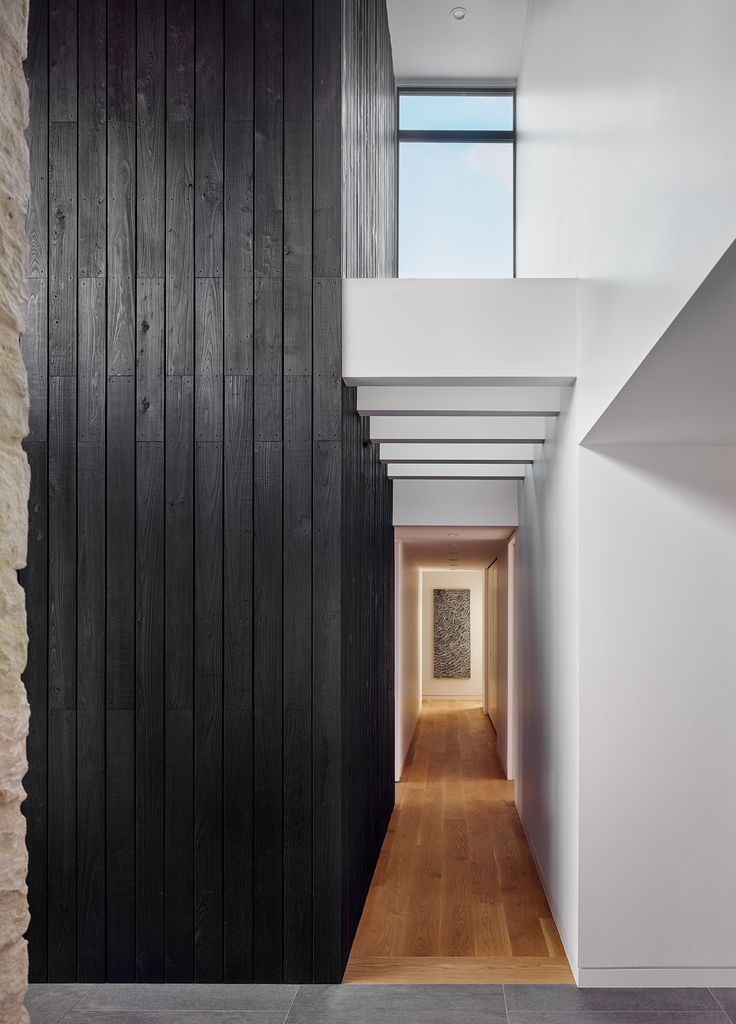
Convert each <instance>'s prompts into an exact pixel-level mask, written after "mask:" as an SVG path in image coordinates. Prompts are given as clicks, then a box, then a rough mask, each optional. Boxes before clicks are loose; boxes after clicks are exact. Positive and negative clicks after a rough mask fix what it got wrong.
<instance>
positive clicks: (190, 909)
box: [164, 707, 194, 982]
mask: <svg viewBox="0 0 736 1024" xmlns="http://www.w3.org/2000/svg"><path fill="white" fill-rule="evenodd" d="M193 749H194V713H193V712H192V710H191V708H179V707H167V709H166V749H165V762H166V763H165V796H164V822H165V825H164V844H165V847H164V864H165V872H164V873H165V892H164V905H165V914H164V929H165V934H164V945H165V954H166V965H165V975H166V981H168V982H177V981H192V980H193V978H194V898H193V894H194V853H193V851H194V806H193V800H194V765H193Z"/></svg>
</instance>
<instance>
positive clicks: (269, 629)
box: [253, 442, 283, 982]
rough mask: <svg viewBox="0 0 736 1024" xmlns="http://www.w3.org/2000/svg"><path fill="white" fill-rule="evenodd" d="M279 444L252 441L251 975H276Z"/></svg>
mask: <svg viewBox="0 0 736 1024" xmlns="http://www.w3.org/2000/svg"><path fill="white" fill-rule="evenodd" d="M282 461H283V456H282V446H281V444H278V443H273V442H271V443H265V444H264V443H261V442H256V444H255V451H254V464H253V483H254V504H253V535H254V541H253V603H254V614H255V619H254V633H253V736H254V745H253V821H254V824H255V828H254V839H253V877H254V893H253V932H254V935H255V936H257V938H258V941H257V943H256V944H255V948H254V978H255V980H256V981H263V982H266V981H273V982H278V981H281V980H282V977H283V935H282V923H281V922H282V916H283V891H282V884H283V883H282V879H283V871H282V849H283V796H282V793H283V777H282V758H281V736H282V729H283V693H282V686H283V664H282V629H283V617H282V579H283V537H282V500H283V499H282V494H283V485H282V475H283V465H282Z"/></svg>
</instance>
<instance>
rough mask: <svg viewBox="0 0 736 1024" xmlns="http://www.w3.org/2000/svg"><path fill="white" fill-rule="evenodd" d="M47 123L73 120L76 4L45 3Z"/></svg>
mask: <svg viewBox="0 0 736 1024" xmlns="http://www.w3.org/2000/svg"><path fill="white" fill-rule="evenodd" d="M49 119H50V120H51V121H76V120H77V3H76V0H49Z"/></svg>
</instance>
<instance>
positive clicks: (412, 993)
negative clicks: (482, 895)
mask: <svg viewBox="0 0 736 1024" xmlns="http://www.w3.org/2000/svg"><path fill="white" fill-rule="evenodd" d="M317 1021H320V1022H324V1024H341V1022H345V1024H411V1022H416V1024H440V1022H444V1024H454V1022H455V1021H457V1022H462V1024H506V1010H505V1004H504V998H503V989H502V987H501V986H500V985H303V986H302V987H301V988H300V989H299V992H298V993H297V996H296V999H295V1000H294V1004H293V1006H292V1008H291V1010H290V1012H289V1016H288V1017H287V1022H288V1024H316V1022H317Z"/></svg>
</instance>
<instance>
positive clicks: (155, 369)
mask: <svg viewBox="0 0 736 1024" xmlns="http://www.w3.org/2000/svg"><path fill="white" fill-rule="evenodd" d="M136 298H137V303H138V313H137V316H136V393H135V401H136V417H135V436H136V440H137V441H163V439H164V396H165V378H164V359H165V355H166V353H165V345H166V338H165V333H166V332H165V324H164V317H165V309H164V307H165V297H164V281H163V278H160V277H156V278H148V279H146V280H142V279H141V280H139V281H138V282H137V285H136Z"/></svg>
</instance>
